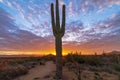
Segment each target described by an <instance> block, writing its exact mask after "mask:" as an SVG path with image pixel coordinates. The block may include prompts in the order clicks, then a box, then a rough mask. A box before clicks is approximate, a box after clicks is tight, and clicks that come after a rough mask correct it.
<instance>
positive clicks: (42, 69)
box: [15, 61, 56, 80]
mask: <svg viewBox="0 0 120 80" xmlns="http://www.w3.org/2000/svg"><path fill="white" fill-rule="evenodd" d="M55 69H56V68H55V64H53V62H52V61H49V62H46V64H45V65H43V66H40V65H38V66H36V67H35V68H33V69H31V70H30V71H29V73H28V74H26V75H24V76H21V77H18V78H17V79H15V80H38V78H39V79H42V78H43V77H45V76H47V75H49V74H50V73H52V72H53V71H55Z"/></svg>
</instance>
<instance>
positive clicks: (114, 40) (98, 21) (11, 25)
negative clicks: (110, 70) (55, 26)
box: [0, 0, 120, 55]
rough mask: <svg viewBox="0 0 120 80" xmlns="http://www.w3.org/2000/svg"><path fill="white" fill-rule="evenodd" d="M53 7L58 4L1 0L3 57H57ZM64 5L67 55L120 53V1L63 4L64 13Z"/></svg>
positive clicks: (63, 1)
mask: <svg viewBox="0 0 120 80" xmlns="http://www.w3.org/2000/svg"><path fill="white" fill-rule="evenodd" d="M51 3H55V0H47V1H46V0H28V1H25V0H14V1H13V0H0V55H4V54H5V55H22V54H24V55H31V54H34V55H47V54H49V53H51V54H54V55H55V49H54V48H55V46H54V44H55V42H54V36H53V33H52V26H51V16H50V4H51ZM63 4H65V5H66V8H67V9H66V31H65V36H64V37H63V39H62V40H63V55H66V54H68V53H70V52H76V51H77V52H81V53H82V55H92V54H94V53H95V52H96V53H98V54H102V53H103V51H105V52H111V51H120V0H110V1H109V0H102V1H101V0H97V1H95V0H80V1H78V0H59V5H60V11H61V6H62V5H63ZM60 14H61V12H60Z"/></svg>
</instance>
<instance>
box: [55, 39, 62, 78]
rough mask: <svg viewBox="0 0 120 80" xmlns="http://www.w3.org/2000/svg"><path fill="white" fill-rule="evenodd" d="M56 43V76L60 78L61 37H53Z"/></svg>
mask: <svg viewBox="0 0 120 80" xmlns="http://www.w3.org/2000/svg"><path fill="white" fill-rule="evenodd" d="M55 45H56V76H57V78H58V79H61V78H62V40H61V37H56V38H55Z"/></svg>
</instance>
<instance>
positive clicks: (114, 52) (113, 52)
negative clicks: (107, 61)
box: [107, 51, 120, 55]
mask: <svg viewBox="0 0 120 80" xmlns="http://www.w3.org/2000/svg"><path fill="white" fill-rule="evenodd" d="M107 54H108V55H114V54H115V55H118V54H119V55H120V51H112V52H109V53H107Z"/></svg>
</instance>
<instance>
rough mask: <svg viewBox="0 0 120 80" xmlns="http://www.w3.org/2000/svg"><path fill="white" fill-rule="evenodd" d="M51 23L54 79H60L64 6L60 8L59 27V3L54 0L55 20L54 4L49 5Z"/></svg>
mask: <svg viewBox="0 0 120 80" xmlns="http://www.w3.org/2000/svg"><path fill="white" fill-rule="evenodd" d="M51 23H52V29H53V35H54V37H55V48H56V77H57V79H58V80H59V79H62V37H63V36H64V34H65V5H63V8H62V24H61V25H60V17H59V2H58V0H56V19H55V16H54V4H53V3H52V4H51Z"/></svg>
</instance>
